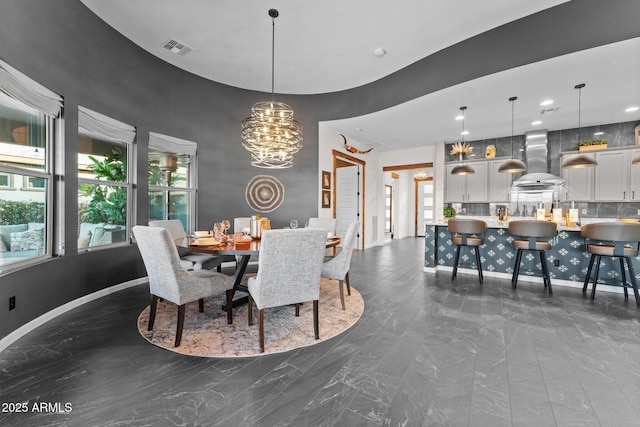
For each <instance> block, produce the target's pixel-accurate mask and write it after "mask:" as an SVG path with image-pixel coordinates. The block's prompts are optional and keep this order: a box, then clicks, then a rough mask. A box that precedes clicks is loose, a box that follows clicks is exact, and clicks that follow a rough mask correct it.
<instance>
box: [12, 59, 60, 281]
mask: <svg viewBox="0 0 640 427" xmlns="http://www.w3.org/2000/svg"><path fill="white" fill-rule="evenodd" d="M61 109H62V98H61V97H60V96H58V95H57V94H55V93H53V92H51V91H50V90H48V89H46V88H45V87H43V86H41V85H40V84H38V83H36V82H34V81H33V80H31V79H29V78H28V77H26V76H25V75H24V74H22V73H20V72H19V71H17V70H16V69H14V68H12V67H11V66H10V65H8V64H7V63H5V62H3V61H0V273H2V272H5V271H7V270H10V269H14V268H19V267H22V266H25V265H30V264H32V263H34V262H38V261H40V260H42V259H45V258H47V257H49V256H51V254H52V252H53V251H52V248H53V243H52V237H51V236H53V232H52V231H53V230H52V229H53V224H52V221H53V213H52V209H53V197H54V182H53V170H54V167H53V164H54V162H53V161H54V158H53V155H52V153H53V148H54V142H55V141H54V140H55V135H56V128H57V126H58V122H59V120H60V119H59V117H60V113H61Z"/></svg>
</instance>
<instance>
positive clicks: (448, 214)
mask: <svg viewBox="0 0 640 427" xmlns="http://www.w3.org/2000/svg"><path fill="white" fill-rule="evenodd" d="M456 214H457V212H456V210H455V209H454V208H453V206H447V207H446V208H444V217H445V218H455V217H456Z"/></svg>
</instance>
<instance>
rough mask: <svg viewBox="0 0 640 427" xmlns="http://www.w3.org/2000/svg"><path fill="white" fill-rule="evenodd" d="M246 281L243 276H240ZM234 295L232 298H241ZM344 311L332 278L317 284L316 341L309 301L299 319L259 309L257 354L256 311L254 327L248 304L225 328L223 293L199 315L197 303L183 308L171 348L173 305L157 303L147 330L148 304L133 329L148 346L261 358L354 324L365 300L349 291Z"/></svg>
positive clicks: (288, 312) (286, 310) (287, 309)
mask: <svg viewBox="0 0 640 427" xmlns="http://www.w3.org/2000/svg"><path fill="white" fill-rule="evenodd" d="M245 280H246V278H245ZM245 295H246V294H245V293H244V292H238V293H237V294H236V296H237V297H241V296H245ZM345 301H346V308H347V309H346V310H342V307H341V305H340V292H339V288H338V282H337V281H336V280H327V279H322V281H321V283H320V301H319V323H320V339H319V340H315V339H314V336H313V303H312V302H308V303H304V304H303V305H302V306H301V307H300V316H299V317H296V316H295V307H293V306H284V307H274V308H268V309H265V311H264V336H265V338H264V341H265V342H264V346H265V352H264V353H260V344H259V338H258V310H257V309H256V307H255V306H254V310H253V316H254V324H253V325H252V326H249V325H248V318H247V316H248V310H247V305H246V304H243V305H241V306H239V307H236V308H234V309H233V324H231V325H229V324H227V316H226V312H225V311H223V310H222V309H221V306H222V304H223V302H224V297H223V296H222V295H220V296H216V297H212V298H207V299H205V304H204V313H200V312H199V311H198V303H197V301H196V302H193V303H190V304H187V306H186V311H185V320H184V330H183V332H182V342H181V344H180V346H179V347H174V346H173V345H174V341H175V336H176V335H175V334H176V322H177V318H178V307H177V306H176V305H175V304H172V303H169V302H166V301H162V302H158V310H157V312H156V320H155V323H154V326H153V331H147V325H148V322H149V306H147V307H146V308H145V309H144V310H143V311H142V313H140V316H139V317H138V330H139V331H140V334H141V335H142V336H143V337H144V338H145V339H146V340H147V341H149V342H150V343H152V344H154V345H156V346H158V347H161V348H164V349H166V350H170V351H173V352H176V353H180V354H186V355H191V356H201V357H247V356H259V355H261V354H272V353H281V352H285V351H289V350H293V349H296V348H300V347H306V346H310V345H314V344H317V343H319V342H322V341H324V340H327V339H329V338H332V337H334V336H336V335H338V334H340V333H342V332H344V331H346V330H347V329H349V328H350V327H351V326H353V325H354V324H355V323H356V322H357V321H358V319H359V318H360V316H362V313H363V312H364V301H363V299H362V296H361V295H360V293H359V292H358V291H357V290H356V289H354V288H353V287H351V295H347V293H346V286H345Z"/></svg>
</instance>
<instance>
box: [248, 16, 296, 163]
mask: <svg viewBox="0 0 640 427" xmlns="http://www.w3.org/2000/svg"><path fill="white" fill-rule="evenodd" d="M278 15H279V13H278V11H277V10H276V9H270V10H269V16H270V17H271V22H272V29H271V101H262V102H256V103H255V104H253V106H252V107H251V116H249V117H247V118H246V119H244V120H243V121H242V126H241V134H240V135H241V136H242V139H243V142H242V146H243V147H244V148H246V149H247V151H249V152H250V153H251V165H253V166H255V167H259V168H267V169H284V168H290V167H291V166H293V155H294V154H295V153H297V152H298V151H299V150H300V149H301V148H302V125H301V124H300V123H298V122H297V121H296V120H294V119H293V109H292V108H291V107H290V106H288V105H287V104H284V103H282V102H276V101H274V74H275V72H274V62H275V61H274V57H275V53H274V52H275V26H276V21H275V18H277V17H278Z"/></svg>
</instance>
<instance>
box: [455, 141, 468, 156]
mask: <svg viewBox="0 0 640 427" xmlns="http://www.w3.org/2000/svg"><path fill="white" fill-rule="evenodd" d="M472 152H473V147H471V146H470V145H469V143H468V142H456V143H453V144H451V151H450V152H449V154H450V155H452V156H458V155H467V156H468V155H470V154H471V153H472Z"/></svg>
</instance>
